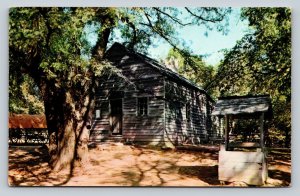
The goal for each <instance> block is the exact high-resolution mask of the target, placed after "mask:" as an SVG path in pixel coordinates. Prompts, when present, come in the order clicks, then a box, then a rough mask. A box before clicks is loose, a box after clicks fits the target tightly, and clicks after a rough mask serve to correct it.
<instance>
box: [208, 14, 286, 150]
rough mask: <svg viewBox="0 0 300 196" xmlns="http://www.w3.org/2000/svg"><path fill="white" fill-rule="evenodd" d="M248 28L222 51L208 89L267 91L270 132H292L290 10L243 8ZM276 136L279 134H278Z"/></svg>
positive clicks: (261, 92) (238, 91) (232, 92)
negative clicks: (272, 113)
mask: <svg viewBox="0 0 300 196" xmlns="http://www.w3.org/2000/svg"><path fill="white" fill-rule="evenodd" d="M242 18H243V19H246V20H248V21H249V27H250V31H249V33H248V34H247V35H245V36H244V37H243V38H242V39H241V40H239V41H238V42H237V44H236V45H235V46H234V47H233V48H232V49H231V50H229V51H227V53H226V54H225V59H224V60H223V62H222V63H221V65H220V66H219V68H218V73H217V75H216V78H215V80H214V81H213V82H212V83H211V84H210V88H213V87H216V88H218V89H219V92H220V95H221V96H225V95H235V94H237V95H241V94H270V95H271V98H272V103H273V110H274V120H273V123H272V125H271V126H272V127H271V131H272V132H273V133H274V132H277V133H279V135H285V145H286V147H288V146H289V145H290V136H291V135H290V134H291V10H290V9H289V8H243V9H242ZM277 135H278V134H277Z"/></svg>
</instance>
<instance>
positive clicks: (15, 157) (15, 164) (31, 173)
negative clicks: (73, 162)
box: [8, 146, 64, 186]
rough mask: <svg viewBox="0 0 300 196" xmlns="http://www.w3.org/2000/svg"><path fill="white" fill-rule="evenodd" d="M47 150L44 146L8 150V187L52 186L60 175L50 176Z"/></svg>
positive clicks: (60, 177) (61, 177)
mask: <svg viewBox="0 0 300 196" xmlns="http://www.w3.org/2000/svg"><path fill="white" fill-rule="evenodd" d="M49 160H50V157H49V154H48V150H47V148H46V147H45V146H42V147H37V146H19V147H12V146H11V147H10V148H9V168H8V169H9V171H8V183H9V185H10V186H53V185H55V184H58V183H59V181H60V180H61V179H64V178H63V176H62V175H57V174H51V167H50V166H49V164H48V162H49Z"/></svg>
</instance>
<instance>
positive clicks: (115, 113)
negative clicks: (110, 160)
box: [110, 99, 122, 135]
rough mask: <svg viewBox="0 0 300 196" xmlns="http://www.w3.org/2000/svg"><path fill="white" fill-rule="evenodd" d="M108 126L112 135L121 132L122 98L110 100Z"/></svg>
mask: <svg viewBox="0 0 300 196" xmlns="http://www.w3.org/2000/svg"><path fill="white" fill-rule="evenodd" d="M110 111H111V112H110V127H111V133H112V134H113V135H121V134H122V99H114V100H110Z"/></svg>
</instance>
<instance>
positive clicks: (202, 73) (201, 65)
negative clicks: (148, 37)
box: [166, 49, 216, 93]
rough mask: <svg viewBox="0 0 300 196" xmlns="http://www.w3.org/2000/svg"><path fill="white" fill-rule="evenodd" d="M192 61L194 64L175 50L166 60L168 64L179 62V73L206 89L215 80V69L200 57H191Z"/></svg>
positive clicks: (170, 52) (171, 51) (172, 50)
mask: <svg viewBox="0 0 300 196" xmlns="http://www.w3.org/2000/svg"><path fill="white" fill-rule="evenodd" d="M190 60H192V62H187V61H188V60H187V59H186V58H185V57H184V56H182V55H181V54H180V52H178V51H177V50H174V49H171V50H170V51H169V53H168V56H167V58H166V61H168V62H170V61H177V66H178V67H177V68H176V69H177V72H178V73H179V74H181V75H183V76H184V77H186V78H188V79H189V80H190V81H192V82H194V83H195V84H197V85H199V86H201V87H203V88H204V89H205V88H206V86H207V85H209V84H210V83H211V82H212V80H213V79H214V75H215V72H216V71H215V69H214V67H213V66H210V65H206V64H205V62H204V61H203V60H202V58H201V57H200V56H196V55H191V57H190ZM191 63H193V64H192V66H191ZM210 93H212V92H210Z"/></svg>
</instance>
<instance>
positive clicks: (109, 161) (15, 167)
mask: <svg viewBox="0 0 300 196" xmlns="http://www.w3.org/2000/svg"><path fill="white" fill-rule="evenodd" d="M270 155H271V156H272V157H273V159H272V160H271V161H270V162H269V179H268V182H267V184H266V185H265V186H288V185H289V184H290V182H291V173H290V172H291V162H290V153H289V152H287V153H286V152H285V153H281V152H272V153H270ZM89 160H90V163H89V164H87V165H85V166H84V167H83V168H82V167H81V168H79V167H77V168H74V171H73V173H72V177H71V178H70V179H68V181H66V182H65V184H61V182H62V179H65V176H64V175H58V174H56V175H54V174H52V173H51V168H50V167H49V165H48V161H49V156H48V153H47V149H46V148H44V147H29V146H26V147H10V149H9V176H8V181H9V184H10V185H12V186H57V185H64V186H176V187H179V186H202V187H203V186H222V185H221V184H220V182H219V180H218V153H217V152H212V151H209V152H207V151H187V150H184V151H182V150H169V151H162V150H157V149H149V148H143V147H138V146H125V145H121V144H120V145H116V144H107V145H100V146H98V147H95V148H92V149H89ZM226 186H244V184H242V185H241V184H239V183H235V182H233V183H227V184H226Z"/></svg>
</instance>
